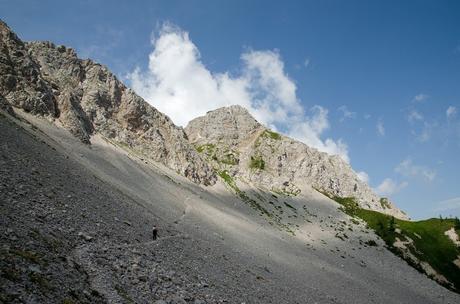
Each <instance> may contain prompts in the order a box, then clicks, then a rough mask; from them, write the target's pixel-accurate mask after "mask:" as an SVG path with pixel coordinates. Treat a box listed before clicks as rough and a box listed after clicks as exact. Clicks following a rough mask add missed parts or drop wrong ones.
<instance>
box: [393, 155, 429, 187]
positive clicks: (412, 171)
mask: <svg viewBox="0 0 460 304" xmlns="http://www.w3.org/2000/svg"><path fill="white" fill-rule="evenodd" d="M395 172H397V173H399V174H401V175H402V176H405V177H418V178H422V179H423V180H425V181H427V182H432V181H433V180H434V179H435V178H436V171H434V170H432V169H429V168H427V167H425V166H419V165H415V164H414V163H413V162H412V159H410V158H406V159H405V160H403V161H402V162H401V163H400V164H399V165H397V166H396V168H395Z"/></svg>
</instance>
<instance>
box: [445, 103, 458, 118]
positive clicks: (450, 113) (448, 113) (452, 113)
mask: <svg viewBox="0 0 460 304" xmlns="http://www.w3.org/2000/svg"><path fill="white" fill-rule="evenodd" d="M456 115H457V108H456V107H454V106H449V107H448V108H447V110H446V116H447V119H452V118H454V117H455V116H456Z"/></svg>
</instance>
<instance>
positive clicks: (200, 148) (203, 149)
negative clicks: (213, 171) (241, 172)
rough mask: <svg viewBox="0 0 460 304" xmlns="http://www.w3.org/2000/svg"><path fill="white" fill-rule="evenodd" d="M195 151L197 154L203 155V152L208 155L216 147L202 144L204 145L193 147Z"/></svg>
mask: <svg viewBox="0 0 460 304" xmlns="http://www.w3.org/2000/svg"><path fill="white" fill-rule="evenodd" d="M195 149H196V151H197V152H198V153H203V152H206V154H208V153H213V152H214V150H215V149H216V145H214V144H204V145H200V146H197V147H195Z"/></svg>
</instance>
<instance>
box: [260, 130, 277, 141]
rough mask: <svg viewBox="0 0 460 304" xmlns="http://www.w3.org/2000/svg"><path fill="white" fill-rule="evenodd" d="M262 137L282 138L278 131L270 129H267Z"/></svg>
mask: <svg viewBox="0 0 460 304" xmlns="http://www.w3.org/2000/svg"><path fill="white" fill-rule="evenodd" d="M261 136H262V137H265V138H271V139H274V140H281V135H280V134H278V133H276V132H273V131H270V130H265V131H264V132H263V133H262V135H261Z"/></svg>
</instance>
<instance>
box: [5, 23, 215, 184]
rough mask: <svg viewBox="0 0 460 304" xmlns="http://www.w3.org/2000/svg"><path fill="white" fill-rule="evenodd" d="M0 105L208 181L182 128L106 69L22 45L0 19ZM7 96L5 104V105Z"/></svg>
mask: <svg viewBox="0 0 460 304" xmlns="http://www.w3.org/2000/svg"><path fill="white" fill-rule="evenodd" d="M0 74H1V75H2V77H0V106H1V107H2V108H3V109H5V110H7V111H10V112H11V109H10V106H9V105H7V104H6V103H9V104H10V105H12V106H14V107H16V108H21V109H23V110H24V111H27V112H32V113H34V114H40V115H44V116H47V117H49V118H51V119H52V120H55V121H56V122H57V123H58V124H61V125H62V126H63V127H64V128H66V129H67V130H69V131H70V132H71V133H72V134H74V135H75V136H76V137H78V138H79V139H81V140H82V141H83V142H85V143H90V139H91V136H92V135H94V134H100V135H102V136H103V137H105V138H106V139H108V140H110V141H112V142H114V143H116V144H120V145H124V146H128V147H130V148H132V149H134V150H136V151H138V152H141V153H142V154H144V155H146V156H147V157H150V158H151V159H153V160H154V161H157V162H160V163H163V164H165V165H166V166H168V167H170V168H171V169H173V170H175V171H177V172H179V173H181V174H183V175H185V176H187V177H188V178H190V179H191V180H193V181H195V182H198V183H203V184H213V183H214V182H215V180H216V176H215V173H214V171H213V170H212V168H211V167H210V166H209V165H208V164H207V163H206V162H205V161H203V159H202V158H201V157H200V156H199V155H198V154H197V153H196V151H195V150H194V149H193V148H192V147H191V146H190V145H189V143H188V142H187V138H186V135H185V133H184V131H183V129H182V128H179V127H177V126H175V125H174V124H173V123H172V121H171V120H170V119H169V118H168V117H167V116H166V115H164V114H162V113H161V112H159V111H158V110H156V109H155V108H153V107H152V106H150V105H149V104H148V103H146V102H145V101H144V100H143V99H142V98H141V97H139V96H138V95H136V94H135V93H134V92H133V91H132V90H131V89H129V88H127V87H126V86H125V85H124V84H123V83H121V82H120V81H119V80H118V79H117V78H116V77H115V76H114V75H113V74H112V73H111V72H109V71H108V69H107V68H106V67H104V66H102V65H100V64H97V63H95V62H93V61H91V60H82V59H79V58H78V57H77V55H76V53H75V51H74V50H73V49H71V48H66V47H64V46H55V45H54V44H53V43H50V42H28V43H23V42H22V41H21V40H20V39H19V38H18V37H17V36H16V35H15V34H14V33H13V32H12V31H11V30H10V29H9V28H8V26H7V25H6V24H5V23H3V22H1V21H0ZM5 100H6V103H5Z"/></svg>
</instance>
